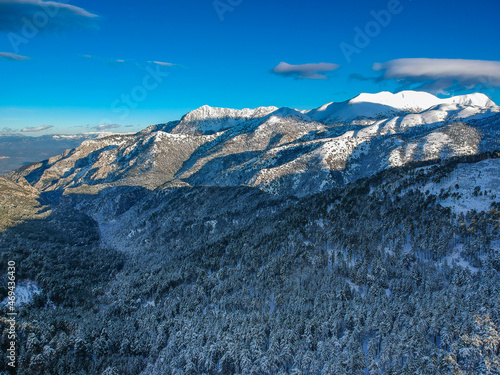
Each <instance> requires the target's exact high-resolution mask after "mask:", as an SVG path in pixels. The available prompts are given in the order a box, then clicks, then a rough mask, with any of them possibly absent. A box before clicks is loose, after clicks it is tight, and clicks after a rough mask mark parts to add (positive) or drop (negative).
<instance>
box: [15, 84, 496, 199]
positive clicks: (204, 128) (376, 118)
mask: <svg viewBox="0 0 500 375" xmlns="http://www.w3.org/2000/svg"><path fill="white" fill-rule="evenodd" d="M499 125H500V107H498V106H497V105H496V104H495V103H494V102H493V101H491V100H490V99H489V98H488V97H487V96H485V95H483V94H471V95H463V96H455V97H451V98H448V99H440V98H438V97H436V96H433V95H431V94H428V93H424V92H415V91H403V92H400V93H397V94H391V93H388V92H381V93H378V94H361V95H359V96H357V97H355V98H353V99H351V100H349V101H345V102H340V103H328V104H326V105H323V106H321V107H319V108H316V109H313V110H309V111H299V110H295V109H290V108H277V107H259V108H256V109H243V110H237V109H226V108H212V107H209V106H203V107H201V108H198V109H196V110H194V111H192V112H189V113H188V114H186V115H185V116H184V117H182V119H180V120H179V121H174V122H169V123H167V124H161V125H154V126H150V127H148V128H146V129H145V130H143V131H141V132H139V133H137V134H133V135H110V136H108V137H104V138H99V139H87V140H84V141H83V143H82V144H81V145H79V146H78V147H76V148H74V149H71V150H68V151H66V152H64V153H63V154H61V155H59V156H56V157H52V158H50V159H48V160H46V161H44V162H39V163H35V164H31V165H29V166H25V167H23V168H21V169H20V170H18V171H16V172H13V173H12V174H11V178H14V179H18V178H20V177H24V178H26V180H27V181H28V182H29V183H30V184H32V185H33V186H35V187H36V188H37V189H39V190H41V191H52V190H58V189H72V191H74V192H77V191H87V190H88V189H90V190H100V189H101V188H103V187H107V186H115V185H129V186H142V187H147V188H150V189H152V188H156V187H159V186H164V187H167V186H202V185H213V186H240V185H247V186H254V187H259V188H260V189H262V190H264V191H267V192H271V193H293V194H297V195H303V194H309V193H315V192H320V191H324V190H327V189H331V188H334V187H338V186H344V185H345V184H347V183H349V182H352V181H355V180H357V179H360V178H363V177H367V176H371V175H373V174H375V173H377V172H380V171H381V170H384V169H386V168H388V167H400V166H403V165H406V164H408V163H411V162H416V161H426V160H436V161H437V160H439V159H442V158H450V157H453V156H464V155H473V154H477V153H481V152H484V151H489V150H495V149H498V148H499V139H500V137H499V134H498V132H499V129H500V126H499ZM82 189H83V190H82Z"/></svg>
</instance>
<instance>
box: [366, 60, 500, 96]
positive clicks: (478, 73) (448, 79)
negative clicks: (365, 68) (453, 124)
mask: <svg viewBox="0 0 500 375" xmlns="http://www.w3.org/2000/svg"><path fill="white" fill-rule="evenodd" d="M373 69H374V70H376V71H381V72H383V74H382V76H381V77H380V78H379V80H391V79H394V80H397V81H398V82H400V83H401V84H403V85H407V86H408V85H419V87H418V89H421V90H425V91H430V92H434V93H445V92H446V89H449V88H451V87H453V86H458V87H460V88H463V89H474V88H477V87H481V86H482V87H483V88H492V87H500V62H498V61H485V60H459V59H426V58H418V59H397V60H391V61H388V62H386V63H383V64H379V63H377V64H374V65H373Z"/></svg>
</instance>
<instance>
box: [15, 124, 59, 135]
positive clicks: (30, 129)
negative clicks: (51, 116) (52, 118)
mask: <svg viewBox="0 0 500 375" xmlns="http://www.w3.org/2000/svg"><path fill="white" fill-rule="evenodd" d="M53 127H54V126H53V125H43V126H37V127H26V128H22V129H21V131H22V132H23V133H35V132H41V131H44V130H47V129H50V128H53Z"/></svg>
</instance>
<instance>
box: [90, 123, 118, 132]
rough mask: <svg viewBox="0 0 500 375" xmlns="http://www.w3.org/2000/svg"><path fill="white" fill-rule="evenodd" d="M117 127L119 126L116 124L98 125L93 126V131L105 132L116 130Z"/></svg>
mask: <svg viewBox="0 0 500 375" xmlns="http://www.w3.org/2000/svg"><path fill="white" fill-rule="evenodd" d="M119 127H120V125H118V124H99V125H97V126H94V127H93V129H95V130H97V131H106V130H112V129H117V128H119Z"/></svg>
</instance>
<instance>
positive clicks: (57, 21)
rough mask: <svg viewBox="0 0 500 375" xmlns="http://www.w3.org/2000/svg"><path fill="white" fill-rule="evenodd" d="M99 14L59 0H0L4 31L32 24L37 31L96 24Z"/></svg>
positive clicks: (0, 24) (1, 27) (0, 21)
mask: <svg viewBox="0 0 500 375" xmlns="http://www.w3.org/2000/svg"><path fill="white" fill-rule="evenodd" d="M98 18H99V17H98V16H97V15H96V14H93V13H90V12H88V11H86V10H85V9H82V8H79V7H77V6H74V5H70V4H65V3H61V2H56V1H42V0H0V31H14V32H16V31H20V30H22V29H23V27H26V24H27V23H31V26H32V28H33V27H34V28H36V30H37V31H60V30H65V29H71V28H88V27H95V26H96V23H95V22H96V20H97V19H98Z"/></svg>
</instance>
